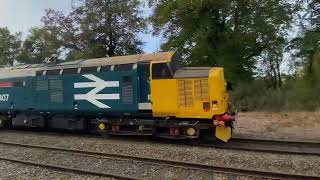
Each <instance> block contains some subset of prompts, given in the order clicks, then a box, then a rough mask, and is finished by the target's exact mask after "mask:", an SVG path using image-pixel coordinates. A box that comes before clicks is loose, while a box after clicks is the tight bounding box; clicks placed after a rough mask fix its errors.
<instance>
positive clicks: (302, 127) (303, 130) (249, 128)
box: [234, 111, 320, 143]
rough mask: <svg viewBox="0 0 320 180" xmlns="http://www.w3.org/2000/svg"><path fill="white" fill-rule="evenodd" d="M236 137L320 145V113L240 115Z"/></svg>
mask: <svg viewBox="0 0 320 180" xmlns="http://www.w3.org/2000/svg"><path fill="white" fill-rule="evenodd" d="M234 135H235V136H236V137H241V138H258V139H274V140H287V141H311V142H318V143H320V111H317V112H279V113H276V112H246V113H238V116H237V125H236V129H235V131H234Z"/></svg>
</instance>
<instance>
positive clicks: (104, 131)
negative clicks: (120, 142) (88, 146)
mask: <svg viewBox="0 0 320 180" xmlns="http://www.w3.org/2000/svg"><path fill="white" fill-rule="evenodd" d="M98 132H99V134H100V136H102V137H110V134H109V128H108V126H107V125H106V124H104V123H100V124H99V125H98Z"/></svg>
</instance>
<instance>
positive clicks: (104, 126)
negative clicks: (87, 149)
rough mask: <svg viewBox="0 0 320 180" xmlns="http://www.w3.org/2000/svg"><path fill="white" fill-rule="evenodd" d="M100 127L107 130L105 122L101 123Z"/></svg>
mask: <svg viewBox="0 0 320 180" xmlns="http://www.w3.org/2000/svg"><path fill="white" fill-rule="evenodd" d="M99 129H100V130H102V131H103V130H105V129H106V125H104V124H103V123H100V124H99Z"/></svg>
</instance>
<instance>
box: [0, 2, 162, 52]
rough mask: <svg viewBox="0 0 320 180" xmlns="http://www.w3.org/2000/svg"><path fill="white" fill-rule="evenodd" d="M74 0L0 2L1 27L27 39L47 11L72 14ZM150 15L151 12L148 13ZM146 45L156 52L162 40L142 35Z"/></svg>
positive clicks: (148, 50) (147, 50)
mask: <svg viewBox="0 0 320 180" xmlns="http://www.w3.org/2000/svg"><path fill="white" fill-rule="evenodd" d="M71 7H72V0H0V27H8V28H9V29H10V31H12V32H19V31H20V32H22V33H23V37H26V35H27V33H28V31H29V29H30V28H31V27H34V26H40V25H41V22H40V20H41V17H42V16H44V15H45V9H48V8H51V9H55V10H59V11H63V12H64V13H65V14H67V13H68V12H70V10H71ZM146 13H149V10H147V11H146ZM140 37H141V39H142V40H143V42H144V43H145V44H144V46H143V49H144V51H145V52H155V51H158V50H159V49H160V45H161V42H162V40H161V38H160V37H153V36H152V35H151V34H141V35H140Z"/></svg>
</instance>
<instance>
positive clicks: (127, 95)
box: [122, 84, 133, 104]
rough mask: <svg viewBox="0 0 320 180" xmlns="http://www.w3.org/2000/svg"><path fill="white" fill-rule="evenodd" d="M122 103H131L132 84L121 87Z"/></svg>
mask: <svg viewBox="0 0 320 180" xmlns="http://www.w3.org/2000/svg"><path fill="white" fill-rule="evenodd" d="M122 102H123V103H124V104H132V103H133V86H132V84H124V85H123V87H122Z"/></svg>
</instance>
